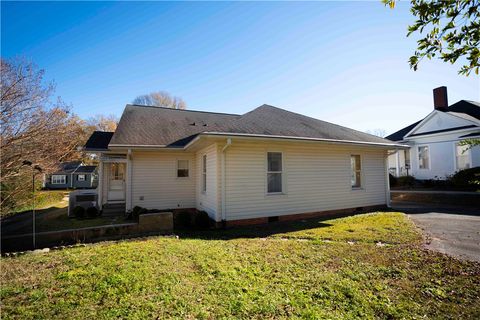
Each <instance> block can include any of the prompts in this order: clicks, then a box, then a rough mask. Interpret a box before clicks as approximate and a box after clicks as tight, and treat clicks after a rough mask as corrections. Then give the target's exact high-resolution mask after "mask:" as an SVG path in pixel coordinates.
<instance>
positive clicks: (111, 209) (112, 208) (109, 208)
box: [102, 203, 125, 217]
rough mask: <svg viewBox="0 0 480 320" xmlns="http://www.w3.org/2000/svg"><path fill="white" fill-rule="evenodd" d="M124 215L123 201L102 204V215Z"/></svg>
mask: <svg viewBox="0 0 480 320" xmlns="http://www.w3.org/2000/svg"><path fill="white" fill-rule="evenodd" d="M124 215H125V203H107V204H105V205H104V206H103V212H102V216H104V217H118V216H124Z"/></svg>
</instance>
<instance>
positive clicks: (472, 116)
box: [386, 100, 480, 141]
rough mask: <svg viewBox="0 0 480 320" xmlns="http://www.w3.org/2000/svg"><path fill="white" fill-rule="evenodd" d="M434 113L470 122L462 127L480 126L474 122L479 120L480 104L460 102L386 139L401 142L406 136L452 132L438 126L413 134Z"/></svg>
mask: <svg viewBox="0 0 480 320" xmlns="http://www.w3.org/2000/svg"><path fill="white" fill-rule="evenodd" d="M436 112H443V113H444V114H447V115H451V116H455V117H457V118H462V119H464V120H467V121H470V123H468V124H465V125H464V126H470V125H474V126H475V125H479V124H480V122H477V121H476V120H480V103H478V102H476V101H468V100H460V101H458V102H457V103H454V104H452V105H451V106H450V107H448V108H447V110H445V111H438V110H434V111H433V112H431V113H430V114H429V115H428V116H427V117H425V118H424V119H422V120H420V121H417V122H415V123H412V124H411V125H409V126H407V127H405V128H403V129H400V130H398V131H396V132H394V133H392V134H391V135H389V136H387V137H386V139H389V140H391V141H402V140H403V139H404V138H405V137H406V136H407V135H408V134H412V135H414V134H416V135H420V134H427V133H438V132H445V131H452V130H454V128H455V127H452V126H449V127H448V128H447V127H443V128H440V126H439V128H437V129H435V130H430V131H426V128H424V131H423V132H420V131H419V132H414V131H415V130H416V129H417V128H416V127H417V126H421V123H424V122H425V121H426V120H428V119H427V118H428V117H430V116H432V115H433V114H434V113H436ZM447 122H448V120H447ZM432 126H433V125H432ZM459 127H463V126H462V125H460V126H459ZM457 128H458V127H457Z"/></svg>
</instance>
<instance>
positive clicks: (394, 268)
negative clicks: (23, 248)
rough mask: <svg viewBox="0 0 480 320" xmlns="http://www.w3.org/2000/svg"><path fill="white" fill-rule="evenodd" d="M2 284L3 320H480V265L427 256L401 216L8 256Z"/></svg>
mask: <svg viewBox="0 0 480 320" xmlns="http://www.w3.org/2000/svg"><path fill="white" fill-rule="evenodd" d="M379 241H380V242H382V243H384V244H385V245H377V243H378V242H379ZM1 281H2V286H1V303H2V318H4V319H9V318H21V319H29V318H36V319H41V318H44V319H52V318H59V319H67V318H69V319H70V318H83V319H104V318H132V319H152V318H154V319H163V318H183V319H185V318H186V319H194V318H199V319H217V318H231V319H238V318H243V319H255V318H257V319H260V318H261V319H265V318H268V319H274V318H275V319H277V318H307V319H318V318H321V319H323V318H325V319H357V318H367V319H369V318H370V319H374V318H377V319H389V318H394V319H420V318H421V319H432V318H435V319H437V318H453V319H469V318H470V319H478V318H479V316H480V304H479V299H480V265H479V264H478V263H473V262H461V261H459V260H456V259H454V258H450V257H447V256H445V255H442V254H439V253H434V252H429V251H426V250H423V249H422V248H421V236H420V235H419V234H418V233H417V231H416V229H415V228H414V226H413V225H412V223H411V222H410V220H408V218H407V217H406V216H405V215H404V214H401V213H376V214H366V215H359V216H355V217H349V218H343V219H332V220H327V221H319V220H311V221H308V222H296V223H293V224H287V225H285V224H273V225H270V226H263V227H252V228H241V229H232V230H226V231H224V230H220V231H209V232H204V233H200V232H199V233H191V234H187V233H185V234H181V235H180V238H179V239H175V238H163V237H152V238H148V239H140V240H133V241H120V242H108V243H100V244H95V245H89V246H87V247H79V248H71V249H66V250H62V251H53V252H50V253H47V254H37V255H32V254H30V255H24V256H19V257H16V258H3V259H2V268H1Z"/></svg>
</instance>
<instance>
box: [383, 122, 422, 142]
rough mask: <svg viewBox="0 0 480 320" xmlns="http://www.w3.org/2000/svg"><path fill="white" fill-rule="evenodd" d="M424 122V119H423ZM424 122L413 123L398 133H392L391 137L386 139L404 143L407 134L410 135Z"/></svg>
mask: <svg viewBox="0 0 480 320" xmlns="http://www.w3.org/2000/svg"><path fill="white" fill-rule="evenodd" d="M422 120H423V119H422ZM422 120H420V121H417V122H415V123H412V124H411V125H409V126H406V127H405V128H403V129H400V130H398V131H397V132H395V133H392V134H391V135H389V136H386V137H385V139H388V140H392V141H402V140H403V137H404V136H405V135H406V134H407V133H409V132H410V131H411V130H412V129H413V128H415V127H416V126H417V124H419V123H420V122H422Z"/></svg>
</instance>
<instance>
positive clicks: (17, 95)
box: [0, 58, 85, 215]
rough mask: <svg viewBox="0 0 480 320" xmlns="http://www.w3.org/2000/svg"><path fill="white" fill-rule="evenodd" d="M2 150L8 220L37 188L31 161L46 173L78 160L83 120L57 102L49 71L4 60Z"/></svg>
mask: <svg viewBox="0 0 480 320" xmlns="http://www.w3.org/2000/svg"><path fill="white" fill-rule="evenodd" d="M0 64H1V69H0V73H1V77H0V78H1V85H0V103H1V110H0V127H1V129H0V137H1V140H0V151H1V165H0V169H1V186H2V190H1V198H0V206H1V209H2V215H4V214H5V213H8V211H9V209H11V208H12V207H14V206H18V205H20V202H21V199H22V195H25V194H28V193H29V191H30V190H31V188H28V187H26V185H25V183H28V181H30V179H29V178H30V177H31V171H30V170H31V168H28V167H25V166H24V165H23V164H24V162H25V161H29V162H31V163H33V164H35V165H38V166H39V167H41V168H42V169H43V170H44V172H46V173H48V172H50V171H52V170H53V169H54V168H55V167H56V165H57V164H58V162H60V161H66V160H71V159H72V158H74V157H76V156H78V153H77V147H78V146H79V144H81V143H82V141H81V138H82V137H84V135H85V132H84V128H83V126H82V121H81V119H80V118H78V117H76V116H74V115H72V114H70V111H69V108H68V106H66V105H65V104H64V103H63V102H62V101H61V100H60V98H58V99H57V100H56V101H53V102H52V101H51V96H52V94H53V92H54V85H53V83H47V84H45V83H44V81H43V75H44V71H43V70H39V69H38V68H37V67H36V66H35V65H34V64H33V63H31V62H29V61H27V60H24V59H14V60H5V59H1V58H0Z"/></svg>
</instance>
